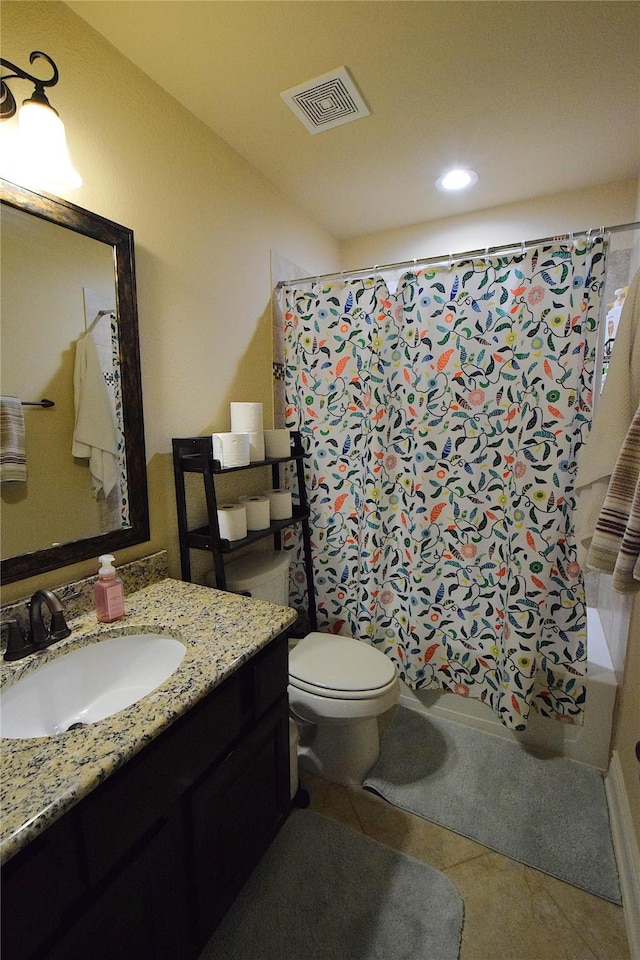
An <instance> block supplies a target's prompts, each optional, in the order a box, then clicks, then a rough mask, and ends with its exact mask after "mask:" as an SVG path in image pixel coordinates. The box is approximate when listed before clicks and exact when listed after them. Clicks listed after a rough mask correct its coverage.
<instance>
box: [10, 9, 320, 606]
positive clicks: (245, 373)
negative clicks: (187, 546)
mask: <svg viewBox="0 0 640 960" xmlns="http://www.w3.org/2000/svg"><path fill="white" fill-rule="evenodd" d="M32 50H44V51H45V52H46V53H48V54H49V55H50V56H52V57H53V59H54V60H55V61H56V63H57V65H58V68H59V70H60V81H59V83H58V85H57V86H56V87H55V88H54V89H53V90H52V91H50V99H51V102H52V104H53V106H55V108H56V109H57V110H58V111H59V113H60V115H61V117H62V119H63V120H64V123H65V127H66V130H67V139H68V142H69V148H70V151H71V155H72V159H73V162H74V164H75V166H76V168H77V169H78V171H79V172H80V173H81V175H82V177H83V180H84V183H83V186H82V187H81V188H80V189H79V190H75V191H72V192H70V193H69V194H68V195H67V196H66V197H65V199H68V200H70V201H71V202H73V203H76V204H78V205H79V206H81V207H86V208H87V209H89V210H93V211H95V212H96V213H98V214H100V215H102V216H105V217H107V218H109V219H111V220H115V221H116V222H118V223H122V224H124V225H126V226H128V227H130V228H132V229H133V231H134V236H135V247H136V268H137V285H138V308H139V322H140V348H141V355H142V382H143V394H144V408H145V432H146V452H147V465H148V471H149V496H150V510H151V541H150V542H149V543H146V544H140V545H139V546H138V547H135V548H130V549H129V550H126V551H122V552H120V553H119V554H117V556H116V562H117V563H122V562H124V561H126V560H131V559H135V558H136V557H140V556H143V555H144V554H147V553H150V552H152V551H155V550H159V549H165V548H167V549H169V551H170V557H171V563H172V572H173V573H174V574H175V575H179V569H178V567H177V532H176V520H175V513H176V510H175V496H174V489H173V476H172V472H171V457H170V450H171V438H172V436H191V435H196V434H201V433H206V432H210V431H213V430H225V429H229V421H228V409H229V408H228V403H229V401H230V400H252V401H262V402H263V403H264V405H265V421H266V422H267V425H269V418H270V416H271V410H272V378H271V356H272V351H271V315H270V294H271V280H270V252H271V250H274V251H275V252H277V253H278V254H279V255H281V256H283V257H286V258H288V259H289V260H292V261H294V262H296V263H300V264H304V266H305V268H307V269H309V270H310V271H311V272H313V271H318V272H323V271H328V270H333V269H335V268H336V267H338V265H339V260H338V245H337V242H336V241H335V240H334V239H333V238H332V237H331V236H330V235H329V234H328V233H327V232H326V230H324V228H322V227H320V226H318V225H317V224H316V223H314V222H313V221H312V220H311V218H310V217H308V216H307V215H306V214H304V213H303V212H302V211H300V210H299V209H298V208H296V207H295V206H293V205H292V204H291V203H290V202H289V201H288V200H287V199H285V198H284V197H283V196H282V195H281V194H280V193H279V192H278V191H277V190H276V189H275V187H273V185H272V184H271V183H270V182H269V181H267V180H266V179H265V178H264V177H262V176H261V175H260V174H258V173H257V172H256V171H255V170H254V169H253V168H252V167H250V166H249V165H248V164H247V163H246V162H245V161H244V160H243V159H242V158H241V157H240V156H239V155H238V154H237V153H235V152H234V151H233V150H231V149H230V148H229V147H228V146H227V145H226V144H225V143H224V142H223V141H222V140H220V138H219V137H217V136H216V135H215V134H214V133H212V132H211V130H209V129H208V128H207V127H205V126H204V125H203V124H202V123H200V121H198V120H196V119H195V118H194V117H193V116H192V114H190V113H189V112H188V111H186V110H185V109H184V108H183V107H182V106H180V105H179V104H178V103H177V102H176V101H175V100H173V99H172V98H171V97H169V96H168V95H167V94H166V93H164V91H163V90H161V89H160V87H158V86H157V85H156V84H154V83H153V82H152V81H151V80H150V79H149V78H148V77H146V75H145V74H143V73H141V72H140V71H139V70H138V69H137V68H135V67H134V66H133V65H132V64H131V63H130V61H128V60H127V59H125V58H124V57H123V56H122V55H120V54H119V53H118V52H117V51H116V50H115V49H114V48H113V47H112V46H111V45H110V44H108V43H107V42H106V41H105V40H104V39H103V38H102V37H101V36H99V35H98V34H97V33H96V32H95V31H93V30H92V29H91V28H90V27H88V26H87V24H86V23H85V22H84V21H83V20H81V19H80V18H79V17H77V16H76V15H75V14H74V13H72V12H71V11H70V10H69V8H68V7H66V6H65V5H64V4H62V3H58V2H44V3H31V2H3V3H2V56H3V57H5V58H7V59H9V60H12V61H13V62H15V63H17V64H19V65H27V66H28V63H29V54H30V52H31V51H32ZM34 70H35V68H34ZM45 74H46V71H45V73H43V74H42V75H43V76H44V75H45ZM14 87H15V89H16V91H17V99H18V100H19V101H20V100H21V99H24V98H25V97H27V96H29V95H30V93H31V89H30V88H29V85H28V84H26V83H24V84H22V85H14ZM23 87H24V93H23ZM211 96H215V90H212V91H211ZM10 122H11V123H13V121H10ZM94 568H95V564H94V563H93V562H87V563H83V564H77V565H75V566H74V567H67V568H65V569H63V570H58V571H54V572H52V573H50V574H45V575H43V576H42V577H39V578H37V581H35V580H31V581H22V582H21V583H18V584H10V585H8V586H7V587H6V588H3V591H2V600H3V602H8V601H10V600H13V599H17V598H20V597H23V596H27V595H29V594H30V593H31V592H32V590H33V588H34V587H35V585H36V583H37V585H38V586H42V585H45V586H46V585H49V586H52V585H56V584H60V583H63V582H66V581H67V580H69V579H73V578H75V577H77V576H87V575H89V574H90V573H93V572H94Z"/></svg>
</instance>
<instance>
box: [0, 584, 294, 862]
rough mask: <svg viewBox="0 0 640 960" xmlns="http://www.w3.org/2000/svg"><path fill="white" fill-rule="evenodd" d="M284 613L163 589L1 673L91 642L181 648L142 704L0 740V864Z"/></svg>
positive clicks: (205, 592)
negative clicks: (150, 636) (130, 638)
mask: <svg viewBox="0 0 640 960" xmlns="http://www.w3.org/2000/svg"><path fill="white" fill-rule="evenodd" d="M295 619H296V613H295V611H294V610H291V609H290V608H289V607H281V606H276V605H275V604H273V603H266V602H264V601H261V600H252V599H249V598H247V597H242V596H239V595H236V594H232V593H225V592H222V591H219V590H214V589H211V588H210V587H202V586H199V585H197V584H193V583H184V582H183V581H181V580H171V579H165V580H162V581H161V582H159V583H154V584H153V585H151V586H148V587H145V588H143V589H142V590H139V591H137V592H136V593H133V594H131V595H130V596H128V597H126V600H125V617H124V619H123V620H119V621H117V622H115V623H110V624H106V623H104V624H103V623H98V622H97V621H96V617H95V613H94V612H91V613H86V614H83V615H81V616H78V617H75V618H74V619H73V620H69V626H70V627H71V629H72V633H71V636H69V637H68V638H67V639H66V640H63V641H61V642H60V643H56V644H54V645H53V646H52V647H49V648H48V650H46V651H44V652H42V653H36V654H31V655H30V656H28V657H25V658H24V659H23V660H19V661H16V662H14V663H4V664H3V667H2V672H1V674H0V683H1V684H2V686H5V685H7V684H11V683H13V682H15V681H16V680H18V679H19V678H20V677H21V676H23V675H24V674H26V673H27V672H30V671H31V670H33V669H34V668H36V667H37V666H39V665H40V664H41V663H44V662H46V661H49V660H51V659H54V658H55V657H57V656H59V655H60V654H61V653H63V652H65V651H67V650H70V649H75V648H76V647H80V646H85V645H86V644H88V643H91V642H93V641H94V640H95V639H97V638H99V639H106V638H107V637H113V636H118V635H122V634H127V633H132V632H135V633H166V634H168V635H170V636H174V637H176V638H178V639H179V640H181V641H182V642H183V643H184V644H185V646H186V648H187V649H186V653H185V656H184V658H183V660H182V662H181V664H180V666H179V667H178V668H177V670H176V671H175V672H174V673H173V674H172V675H171V676H170V677H169V678H168V679H167V680H165V681H164V683H162V684H161V685H160V686H159V687H157V688H156V689H155V690H154V691H152V693H150V694H148V695H147V696H146V697H144V698H143V699H142V700H139V701H138V702H137V703H134V704H132V705H131V706H130V707H126V708H125V709H124V710H121V711H120V712H119V713H117V714H114V715H113V716H112V717H108V718H107V719H105V720H101V721H99V722H98V723H95V724H91V725H87V726H85V727H82V728H81V729H78V730H69V731H67V732H66V733H61V734H57V735H55V736H51V737H38V738H34V739H29V740H14V739H7V738H2V741H1V749H2V779H1V784H0V804H1V810H2V822H1V826H0V860H1V862H2V863H4V862H6V861H7V860H9V859H10V858H11V857H12V856H13V855H14V854H15V853H17V852H18V850H20V849H21V848H22V847H24V846H25V845H26V844H27V843H29V841H31V840H32V839H33V838H34V837H36V836H37V835H38V834H39V833H41V832H42V831H43V830H45V829H46V828H47V827H48V826H49V825H50V824H51V823H53V821H54V820H56V819H57V818H58V817H60V816H61V815H62V814H63V813H65V812H66V811H67V810H68V809H70V808H71V807H72V806H73V805H74V804H76V803H77V802H78V801H79V800H80V799H81V798H82V797H84V796H86V794H88V793H89V792H90V791H91V790H93V789H94V787H96V786H97V785H98V784H99V783H101V782H102V781H103V780H105V779H106V778H107V777H108V776H109V775H110V774H112V773H113V772H114V770H117V769H118V767H120V766H122V764H123V763H125V762H126V761H127V760H128V759H129V758H130V757H132V756H133V755H134V754H136V753H137V752H138V751H139V750H141V749H142V748H143V747H144V746H145V745H146V744H148V743H149V742H150V741H151V740H153V739H154V738H155V737H157V736H158V734H160V733H161V732H162V731H163V730H165V729H166V728H167V727H168V726H170V725H171V724H172V723H173V721H174V720H176V719H177V718H178V717H179V716H181V715H182V714H183V713H185V712H186V711H187V710H189V709H190V707H192V706H193V705H194V704H196V703H197V702H198V701H199V700H201V699H202V698H203V697H204V696H205V695H206V694H207V693H209V691H210V690H212V689H213V688H214V687H216V686H218V685H219V684H220V683H221V682H222V681H223V680H224V679H225V678H226V677H228V676H229V675H230V674H232V673H233V672H234V671H235V670H237V669H238V667H239V666H241V664H242V663H244V662H245V661H246V660H248V659H249V658H250V657H251V656H252V655H253V654H254V653H256V652H257V651H258V650H260V649H261V647H263V646H265V645H266V644H267V643H268V642H269V641H270V640H272V639H273V637H275V636H277V634H279V633H280V632H281V631H282V630H284V629H285V628H286V627H288V626H290V625H291V624H292V623H293V622H294V621H295Z"/></svg>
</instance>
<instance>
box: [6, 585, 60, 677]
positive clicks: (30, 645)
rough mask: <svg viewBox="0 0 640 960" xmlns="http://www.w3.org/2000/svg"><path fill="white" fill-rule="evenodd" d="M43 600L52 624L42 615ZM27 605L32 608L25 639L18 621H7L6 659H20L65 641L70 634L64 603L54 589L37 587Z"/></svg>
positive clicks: (29, 608)
mask: <svg viewBox="0 0 640 960" xmlns="http://www.w3.org/2000/svg"><path fill="white" fill-rule="evenodd" d="M43 603H46V605H47V607H48V608H49V612H50V614H51V621H50V623H49V626H47V625H46V624H45V622H44V618H43V616H42V604H43ZM27 607H28V610H29V632H28V634H27V636H26V638H25V637H24V636H23V634H22V630H21V629H20V626H19V624H18V621H17V620H8V621H7V622H6V626H7V628H8V633H7V650H6V653H5V655H4V659H5V660H21V659H22V657H26V656H27V654H29V653H34V652H35V651H37V650H45V649H46V648H47V647H49V646H51V644H52V643H55V642H56V641H57V640H64V638H65V637H68V636H69V634H70V633H71V630H70V629H69V627H68V626H67V622H66V620H65V619H64V611H63V609H62V604H61V603H60V601H59V600H58V598H57V597H56V595H55V594H54V593H52V592H51V590H36V592H35V593H34V595H33V596H32V597H31V600H30V601H29V602H28V603H27Z"/></svg>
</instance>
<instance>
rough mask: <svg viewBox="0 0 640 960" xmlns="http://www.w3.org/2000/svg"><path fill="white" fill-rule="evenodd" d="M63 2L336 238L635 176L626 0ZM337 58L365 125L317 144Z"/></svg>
mask: <svg viewBox="0 0 640 960" xmlns="http://www.w3.org/2000/svg"><path fill="white" fill-rule="evenodd" d="M67 2H68V6H69V7H70V8H71V9H72V10H74V11H75V12H76V13H78V14H79V15H80V16H81V17H83V18H84V19H85V20H86V21H87V22H88V23H89V24H90V25H91V26H93V27H94V28H95V29H96V30H98V31H99V32H100V33H101V34H103V35H104V36H105V37H106V38H107V39H108V40H109V41H110V42H111V43H112V44H114V46H115V47H117V48H118V49H119V50H120V51H121V52H122V53H123V54H125V55H126V56H127V57H128V58H129V59H130V60H132V61H133V62H134V63H135V64H136V65H137V66H139V67H140V68H141V69H142V70H144V71H145V73H147V74H148V75H149V76H150V77H152V78H153V79H154V80H155V81H156V82H157V83H158V84H160V86H161V87H163V88H164V89H165V90H166V91H167V92H168V93H170V94H171V95H172V96H174V97H175V98H176V99H177V100H179V101H180V102H181V103H182V104H184V106H185V107H187V108H188V109H189V110H190V111H191V112H192V113H194V114H195V115H196V116H197V117H199V118H200V119H201V120H203V121H204V122H205V123H206V124H208V125H209V126H210V127H211V128H212V129H213V130H215V132H216V133H217V134H218V135H219V136H220V137H222V138H223V139H224V140H225V141H226V142H227V143H228V144H230V145H231V146H232V147H234V148H235V149H236V150H237V151H238V153H240V154H241V155H242V156H243V157H245V158H246V159H247V160H248V161H249V162H250V163H251V164H253V166H254V167H256V168H257V169H258V170H260V171H262V173H263V174H264V175H265V176H266V177H268V178H269V179H270V180H271V181H272V182H273V183H274V184H276V185H277V186H278V187H279V188H280V189H281V190H282V191H283V192H284V193H285V194H287V195H288V196H290V197H291V198H292V199H293V200H294V201H296V202H297V203H298V204H299V205H300V206H301V207H302V208H304V209H305V210H306V211H307V212H308V213H309V214H311V215H312V216H313V217H315V218H316V219H317V220H318V221H320V222H321V223H323V224H324V225H325V226H326V227H327V228H328V229H329V231H330V232H331V233H332V234H333V235H334V236H336V237H337V238H340V239H345V238H349V237H354V236H359V235H361V234H366V233H373V232H377V231H379V230H385V229H389V228H395V227H402V226H406V225H409V224H412V223H419V222H421V221H428V220H433V219H437V218H440V217H447V216H453V215H456V214H460V213H466V212H470V211H473V210H479V209H483V208H486V207H492V206H495V205H498V204H502V203H510V202H513V201H518V200H523V199H529V198H534V197H537V196H542V195H546V194H553V193H558V192H562V191H565V190H572V189H577V188H580V187H585V186H589V185H592V184H597V183H602V182H606V181H613V180H621V179H630V178H635V177H638V175H639V174H640V3H639V2H636V0H624V2H617V0H602V2H601V0H588V2H578V0H531V2H530V0H513V2H512V0H498V2H492V0H467V2H457V0H451V2H450V0H288V2H282V0H67ZM340 66H346V67H347V68H348V69H349V71H350V72H351V74H352V76H353V77H354V79H355V81H356V84H357V85H358V87H359V89H360V91H361V92H362V94H363V96H364V98H365V100H366V102H367V104H368V106H369V108H370V110H371V115H370V116H369V117H366V118H364V119H360V120H357V121H355V122H353V123H348V124H345V125H343V126H340V127H337V128H334V129H331V130H326V131H324V132H322V133H318V134H316V135H311V134H310V133H309V132H308V131H307V130H306V129H305V127H304V126H303V125H302V123H301V122H300V121H299V120H298V119H296V117H295V116H294V114H293V113H292V112H291V110H290V109H289V107H287V105H286V104H285V103H284V102H283V100H282V99H281V97H280V93H281V92H282V91H283V90H287V89H288V88H290V87H293V86H296V85H297V84H300V83H303V82H305V81H307V80H312V79H313V78H315V77H317V76H320V75H321V74H324V73H327V72H328V71H330V70H333V69H334V68H336V67H340ZM131 95H132V96H135V91H131ZM450 166H469V167H472V168H473V169H474V170H476V171H477V173H478V175H479V181H478V184H477V185H476V186H475V187H474V188H472V189H471V190H470V191H468V192H466V193H463V194H458V195H455V196H452V195H447V194H442V193H440V192H439V191H438V190H436V188H435V186H434V181H435V180H436V178H437V177H438V176H439V175H440V174H441V173H442V172H443V171H444V170H445V169H447V168H449V167H450Z"/></svg>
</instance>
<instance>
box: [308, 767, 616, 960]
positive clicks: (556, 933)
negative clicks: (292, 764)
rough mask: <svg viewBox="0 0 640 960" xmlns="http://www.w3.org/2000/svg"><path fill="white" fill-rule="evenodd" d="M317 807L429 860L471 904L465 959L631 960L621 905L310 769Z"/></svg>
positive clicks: (466, 905)
mask: <svg viewBox="0 0 640 960" xmlns="http://www.w3.org/2000/svg"><path fill="white" fill-rule="evenodd" d="M300 780H301V783H302V785H303V786H304V787H305V788H306V789H307V790H308V791H309V794H310V797H311V804H310V809H311V810H316V811H317V812H318V813H322V814H324V815H325V816H328V817H332V818H333V819H334V820H338V821H340V822H341V823H344V824H346V825H347V826H350V827H352V828H354V829H355V830H360V831H362V832H363V833H365V834H367V835H368V836H370V837H374V838H375V839H376V840H379V841H381V842H382V843H385V844H387V846H389V847H393V848H394V849H395V850H400V851H401V852H403V853H406V854H408V855H409V856H411V857H415V858H416V859H418V860H423V861H424V862H425V863H428V864H430V865H431V866H432V867H435V868H436V869H438V870H441V871H442V872H443V873H444V874H446V876H447V877H448V878H449V879H450V880H451V882H452V883H453V884H454V885H455V887H456V888H457V890H458V893H459V894H460V896H461V897H462V899H463V901H464V917H465V919H464V926H463V930H462V949H461V952H460V960H629V957H630V954H629V947H628V943H627V938H626V933H625V925H624V918H623V914H622V907H617V906H615V905H614V904H612V903H608V902H607V901H605V900H601V899H600V898H599V897H594V896H592V895H591V894H588V893H585V892H584V891H582V890H578V889H577V888H576V887H572V886H571V885H569V884H567V883H563V882H562V881H560V880H556V879H554V878H553V877H549V876H546V874H543V873H539V872H538V871H537V870H533V869H531V868H530V867H525V866H523V865H522V864H520V863H516V862H514V861H513V860H509V859H508V858H507V857H503V856H501V855H500V854H497V853H494V852H493V851H492V850H489V849H488V848H487V847H483V846H481V845H480V844H479V843H475V842H474V841H472V840H467V839H466V838H464V837H460V836H458V834H456V833H452V832H451V831H450V830H446V829H444V828H443V827H438V826H436V825H435V824H433V823H429V822H428V821H426V820H422V819H421V818H420V817H416V816H414V815H413V814H410V813H405V812H404V811H403V810H399V809H398V808H397V807H393V806H391V804H389V803H387V801H386V800H382V799H381V798H380V797H377V796H376V795H375V794H372V793H370V792H369V791H367V790H363V789H362V788H359V787H353V788H352V787H343V786H340V785H339V784H334V783H329V782H328V781H326V780H322V779H320V778H319V777H315V776H313V775H312V774H310V773H307V772H305V771H303V770H301V771H300Z"/></svg>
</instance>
